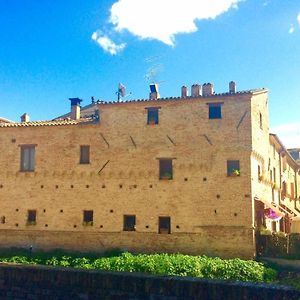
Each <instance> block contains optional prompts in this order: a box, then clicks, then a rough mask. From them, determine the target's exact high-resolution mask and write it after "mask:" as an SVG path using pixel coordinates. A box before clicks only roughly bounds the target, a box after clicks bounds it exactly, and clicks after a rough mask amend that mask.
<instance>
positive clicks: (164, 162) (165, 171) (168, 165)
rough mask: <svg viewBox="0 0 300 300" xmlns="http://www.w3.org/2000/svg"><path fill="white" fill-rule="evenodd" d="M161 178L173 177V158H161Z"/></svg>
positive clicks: (168, 178)
mask: <svg viewBox="0 0 300 300" xmlns="http://www.w3.org/2000/svg"><path fill="white" fill-rule="evenodd" d="M159 179H165V180H171V179H173V163H172V159H167V158H164V159H160V160H159Z"/></svg>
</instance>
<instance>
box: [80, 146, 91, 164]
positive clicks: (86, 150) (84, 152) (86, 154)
mask: <svg viewBox="0 0 300 300" xmlns="http://www.w3.org/2000/svg"><path fill="white" fill-rule="evenodd" d="M79 151H80V157H79V164H80V165H88V164H90V163H91V155H90V152H91V147H90V145H80V150H79Z"/></svg>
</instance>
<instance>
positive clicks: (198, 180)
mask: <svg viewBox="0 0 300 300" xmlns="http://www.w3.org/2000/svg"><path fill="white" fill-rule="evenodd" d="M151 88H152V89H151V93H150V97H149V99H148V100H133V101H127V102H101V101H96V102H95V101H93V102H92V103H91V104H89V105H87V106H85V107H83V108H82V109H81V108H80V99H78V98H72V99H70V100H71V113H69V114H66V115H64V116H62V117H60V118H57V119H55V120H52V121H32V122H31V121H29V116H28V115H27V114H24V115H23V116H22V122H20V123H14V122H0V137H1V139H0V151H1V156H0V167H1V168H0V173H1V182H0V199H1V203H2V205H1V213H0V214H1V215H0V218H1V219H0V246H1V247H11V246H14V247H30V246H33V248H34V249H55V248H64V249H69V250H80V251H99V252H101V251H105V250H109V249H114V248H121V249H128V250H131V251H139V252H182V253H190V254H207V255H218V256H222V257H236V256H239V257H243V258H251V257H253V256H254V255H255V253H256V243H255V233H256V231H257V230H259V229H260V228H261V227H267V228H269V229H270V230H273V231H284V232H289V230H290V222H291V218H293V217H296V216H297V215H298V214H300V205H299V190H300V186H299V177H300V175H299V165H298V164H297V163H296V162H295V161H294V160H293V158H292V156H291V155H290V154H289V153H288V152H287V151H286V149H285V148H284V146H283V145H282V143H281V142H280V140H279V139H278V137H277V136H276V135H273V134H271V135H270V133H269V116H268V92H267V90H265V89H257V90H249V91H242V92H236V87H235V83H234V82H231V83H230V85H229V91H228V92H226V93H222V94H216V93H215V92H214V87H213V85H212V84H204V85H193V86H192V93H191V96H188V94H187V87H182V90H181V97H178V98H158V97H159V93H158V91H157V86H152V87H151Z"/></svg>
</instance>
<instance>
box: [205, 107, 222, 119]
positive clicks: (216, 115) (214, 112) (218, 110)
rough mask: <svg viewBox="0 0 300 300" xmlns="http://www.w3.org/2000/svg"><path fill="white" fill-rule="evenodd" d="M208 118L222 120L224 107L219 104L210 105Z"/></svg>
mask: <svg viewBox="0 0 300 300" xmlns="http://www.w3.org/2000/svg"><path fill="white" fill-rule="evenodd" d="M208 118H209V119H222V105H221V104H219V103H209V104H208Z"/></svg>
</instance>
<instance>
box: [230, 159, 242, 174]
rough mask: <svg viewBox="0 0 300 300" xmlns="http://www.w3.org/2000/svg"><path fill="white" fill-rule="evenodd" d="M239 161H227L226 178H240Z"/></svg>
mask: <svg viewBox="0 0 300 300" xmlns="http://www.w3.org/2000/svg"><path fill="white" fill-rule="evenodd" d="M240 174H241V171H240V161H239V160H227V176H240Z"/></svg>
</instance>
